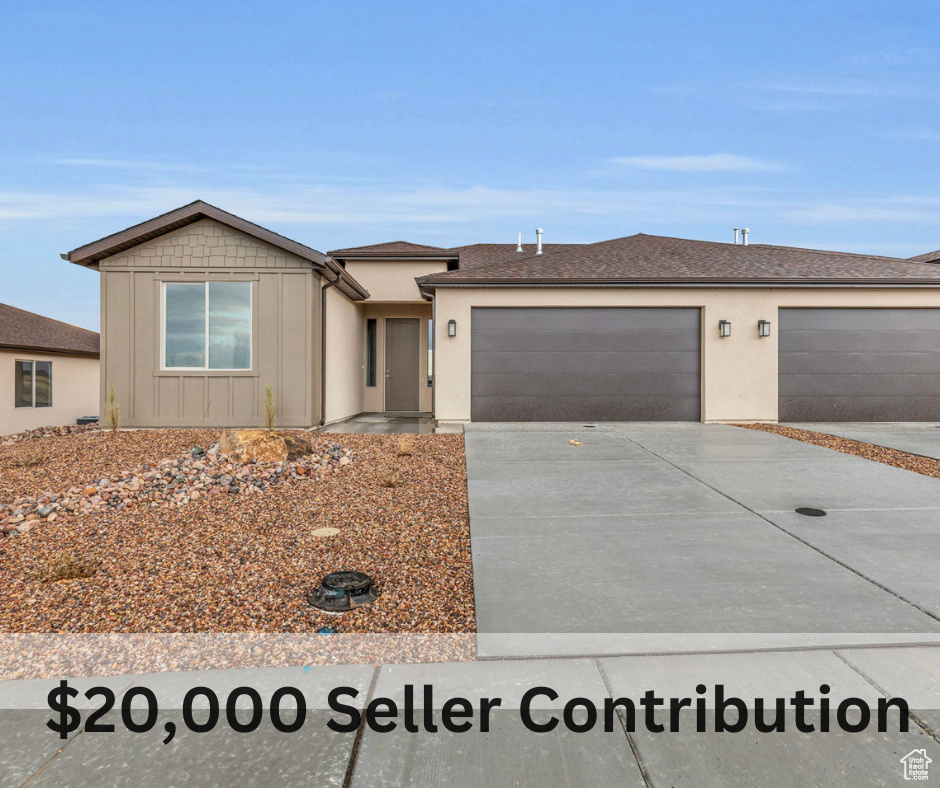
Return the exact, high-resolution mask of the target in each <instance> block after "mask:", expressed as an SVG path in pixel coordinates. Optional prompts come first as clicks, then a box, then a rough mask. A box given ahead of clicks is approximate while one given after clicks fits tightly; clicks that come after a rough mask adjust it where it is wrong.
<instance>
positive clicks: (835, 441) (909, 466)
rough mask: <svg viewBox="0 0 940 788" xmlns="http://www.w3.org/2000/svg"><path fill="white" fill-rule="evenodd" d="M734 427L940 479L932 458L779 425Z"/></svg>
mask: <svg viewBox="0 0 940 788" xmlns="http://www.w3.org/2000/svg"><path fill="white" fill-rule="evenodd" d="M734 426H735V427H744V428H745V429H749V430H760V431H761V432H772V433H774V434H775V435H783V436H784V437H786V438H793V439H794V440H798V441H803V442H804V443H813V444H815V445H816V446H822V447H824V448H826V449H834V450H835V451H841V452H842V453H843V454H854V455H855V456H856V457H864V458H865V459H866V460H874V461H875V462H881V463H884V464H885V465H893V466H894V467H895V468H903V469H904V470H906V471H914V473H921V474H923V475H924V476H934V477H936V478H938V479H940V460H935V459H933V458H931V457H921V456H920V455H918V454H908V453H907V452H903V451H898V450H897V449H887V448H885V447H883V446H874V445H872V444H871V443H862V442H861V441H854V440H850V439H849V438H840V437H839V436H837V435H828V434H826V433H823V432H813V431H812V430H801V429H796V428H794V427H783V426H781V425H779V424H735V425H734Z"/></svg>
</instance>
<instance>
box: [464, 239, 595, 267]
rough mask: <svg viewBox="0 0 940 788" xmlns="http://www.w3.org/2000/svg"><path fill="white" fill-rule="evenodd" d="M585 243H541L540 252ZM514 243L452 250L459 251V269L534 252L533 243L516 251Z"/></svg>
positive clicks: (576, 246)
mask: <svg viewBox="0 0 940 788" xmlns="http://www.w3.org/2000/svg"><path fill="white" fill-rule="evenodd" d="M583 246H587V244H543V245H542V253H543V254H552V253H554V252H569V251H572V250H575V249H580V248H581V247H583ZM516 248H517V247H516V244H471V245H469V246H455V247H454V248H453V251H455V252H459V253H460V269H461V270H467V269H469V268H481V267H483V266H486V265H493V263H502V262H510V261H515V260H522V259H524V258H526V257H531V256H532V255H534V254H535V244H523V245H522V251H521V252H517V251H516Z"/></svg>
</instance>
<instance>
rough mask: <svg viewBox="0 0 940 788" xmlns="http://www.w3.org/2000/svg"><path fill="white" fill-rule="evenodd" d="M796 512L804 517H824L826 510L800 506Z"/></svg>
mask: <svg viewBox="0 0 940 788" xmlns="http://www.w3.org/2000/svg"><path fill="white" fill-rule="evenodd" d="M796 513H797V514H802V515H803V516H804V517H825V516H826V511H825V510H824V509H814V508H813V507H812V506H801V507H800V508H799V509H797V510H796Z"/></svg>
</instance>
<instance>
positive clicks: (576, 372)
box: [471, 307, 701, 421]
mask: <svg viewBox="0 0 940 788" xmlns="http://www.w3.org/2000/svg"><path fill="white" fill-rule="evenodd" d="M700 323H701V321H700V312H699V310H698V309H697V308H687V309H676V308H666V309H653V308H636V307H630V308H627V307H613V308H587V309H585V308H574V307H571V308H566V307H550V308H518V309H517V308H485V307H475V308H474V309H473V310H472V318H471V324H472V336H471V418H472V419H473V420H474V421H572V420H573V421H577V420H582V419H583V420H591V421H637V420H639V421H661V420H682V421H685V420H698V419H699V418H700V415H701V404H700V388H701V383H700V359H699V354H700V351H699V348H700Z"/></svg>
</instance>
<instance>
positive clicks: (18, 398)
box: [13, 361, 52, 408]
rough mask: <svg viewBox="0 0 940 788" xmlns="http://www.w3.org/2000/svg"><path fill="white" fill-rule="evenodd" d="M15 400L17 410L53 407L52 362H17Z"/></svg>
mask: <svg viewBox="0 0 940 788" xmlns="http://www.w3.org/2000/svg"><path fill="white" fill-rule="evenodd" d="M15 364H16V367H15V369H16V373H15V374H16V380H15V381H14V386H13V388H14V400H15V403H14V404H15V405H16V407H17V408H51V407H52V362H51V361H17V362H15Z"/></svg>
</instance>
